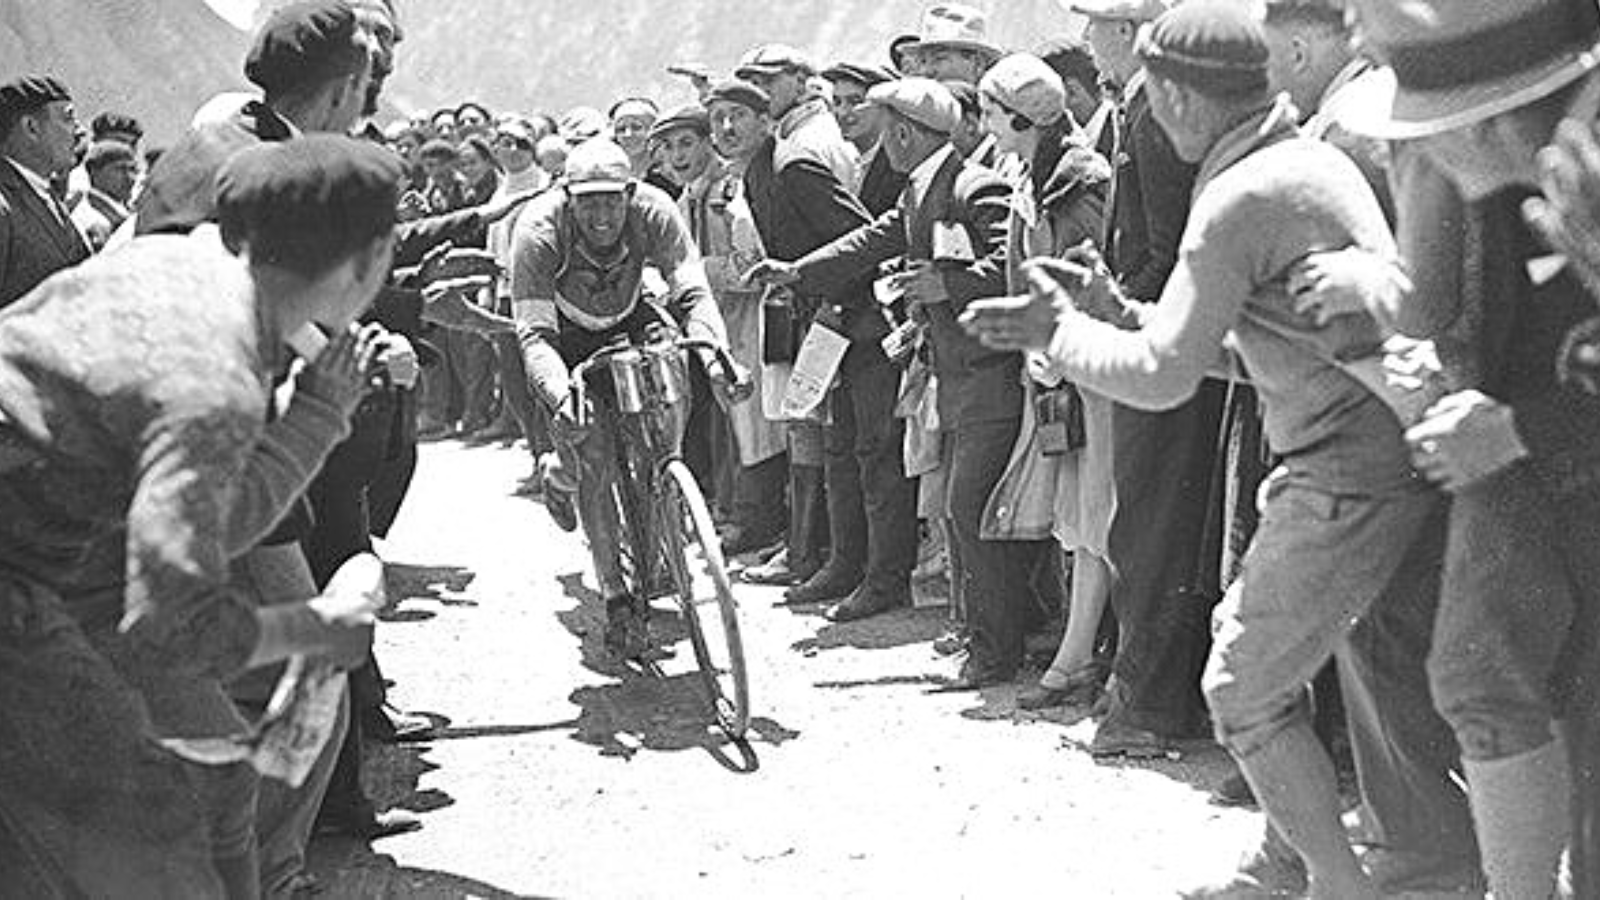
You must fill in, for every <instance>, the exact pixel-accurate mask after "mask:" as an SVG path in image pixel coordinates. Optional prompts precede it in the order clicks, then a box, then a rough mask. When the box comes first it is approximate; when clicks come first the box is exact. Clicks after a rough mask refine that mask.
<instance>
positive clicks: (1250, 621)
mask: <svg viewBox="0 0 1600 900" xmlns="http://www.w3.org/2000/svg"><path fill="white" fill-rule="evenodd" d="M1139 54H1140V58H1141V60H1142V61H1143V63H1144V66H1145V70H1146V72H1147V74H1148V79H1149V80H1148V86H1147V90H1148V92H1149V96H1150V103H1151V109H1152V113H1153V115H1154V117H1155V118H1156V120H1157V121H1158V122H1159V123H1160V125H1161V127H1162V128H1163V129H1164V130H1165V131H1166V132H1167V133H1168V135H1169V136H1170V137H1171V139H1172V142H1173V145H1174V147H1175V148H1176V150H1177V152H1178V153H1179V154H1180V155H1181V156H1182V158H1183V159H1184V160H1186V161H1188V162H1191V163H1198V164H1200V171H1201V172H1202V176H1201V180H1200V182H1199V186H1198V188H1197V192H1196V199H1195V204H1194V214H1193V215H1192V216H1191V218H1190V220H1189V222H1188V225H1187V226H1186V229H1185V233H1184V237H1183V241H1182V244H1181V247H1182V252H1181V253H1180V254H1179V262H1178V266H1177V268H1176V269H1175V270H1174V272H1173V275H1172V278H1171V279H1169V280H1168V282H1167V284H1166V287H1165V288H1164V289H1163V292H1162V294H1161V296H1160V298H1159V299H1158V300H1157V301H1156V302H1155V303H1154V304H1139V303H1134V302H1132V300H1131V298H1129V296H1128V294H1127V293H1126V291H1125V290H1124V289H1123V288H1122V286H1121V285H1120V284H1119V283H1118V282H1116V281H1115V280H1114V279H1113V278H1112V277H1111V276H1110V274H1109V273H1108V272H1106V271H1105V270H1104V268H1103V267H1102V266H1100V265H1099V264H1098V261H1096V260H1094V259H1092V258H1087V259H1084V260H1080V261H1079V262H1081V263H1084V264H1083V265H1079V264H1076V263H1059V264H1052V265H1048V266H1039V267H1036V268H1035V269H1034V272H1033V275H1032V281H1033V284H1032V287H1033V289H1034V291H1035V295H1034V297H1033V299H1032V300H1031V301H1030V302H1024V303H1023V304H1020V305H1017V304H1012V303H1010V302H1009V301H994V302H985V303H981V304H975V305H974V308H973V310H972V311H971V316H970V317H969V322H968V325H969V327H971V328H972V330H973V331H974V333H976V334H978V335H981V336H982V338H983V339H984V341H985V342H986V343H989V344H991V345H993V346H999V347H1020V348H1023V349H1033V350H1044V351H1046V352H1047V353H1048V356H1049V359H1050V360H1051V362H1052V363H1054V364H1056V365H1059V366H1061V367H1062V369H1063V372H1064V374H1065V375H1066V377H1068V378H1069V379H1071V380H1072V381H1073V382H1074V383H1077V384H1080V385H1082V386H1083V387H1085V388H1088V389H1090V390H1093V391H1095V392H1097V393H1101V394H1104V395H1106V396H1108V397H1110V398H1112V399H1114V400H1117V401H1119V402H1123V403H1127V404H1130V405H1134V406H1137V407H1139V408H1145V409H1165V408H1171V407H1173V406H1175V405H1177V404H1181V403H1183V402H1185V401H1186V400H1187V399H1188V398H1189V397H1190V396H1191V395H1192V394H1193V393H1194V392H1195V391H1196V390H1197V389H1198V388H1199V385H1200V384H1201V383H1202V382H1203V380H1204V378H1205V376H1206V372H1207V371H1208V370H1209V369H1210V368H1211V367H1212V365H1213V364H1214V361H1215V360H1216V359H1217V354H1218V352H1219V351H1220V349H1221V347H1222V344H1223V341H1224V340H1225V336H1227V335H1229V334H1232V335H1233V341H1234V343H1235V346H1236V349H1237V351H1238V353H1239V354H1240V356H1241V357H1242V359H1243V362H1244V365H1245V366H1246V367H1247V368H1248V370H1249V372H1250V374H1251V376H1252V379H1253V381H1254V383H1255V385H1256V388H1257V390H1258V391H1259V392H1260V394H1261V397H1262V398H1263V404H1264V406H1265V419H1266V431H1267V434H1268V439H1269V441H1270V443H1271V446H1272V448H1273V450H1274V451H1275V452H1276V453H1278V454H1280V455H1281V458H1282V465H1281V467H1280V468H1279V469H1278V470H1277V471H1275V472H1274V473H1273V475H1272V476H1271V478H1270V479H1269V480H1268V482H1267V485H1266V487H1265V488H1264V490H1263V492H1262V503H1263V515H1262V524H1261V528H1260V530H1259V531H1258V532H1257V533H1256V536H1255V539H1254V541H1253V543H1252V544H1251V546H1250V549H1249V552H1248V554H1247V556H1246V558H1245V561H1244V564H1243V568H1242V573H1241V575H1240V576H1239V579H1238V580H1237V581H1235V582H1234V584H1233V585H1232V587H1231V588H1230V589H1229V592H1228V595H1227V598H1226V599H1225V600H1224V601H1223V602H1222V604H1221V605H1220V606H1219V607H1218V608H1217V611H1216V616H1215V626H1214V627H1215V633H1216V636H1217V637H1216V643H1215V645H1214V646H1213V648H1212V651H1211V655H1210V659H1209V661H1208V664H1207V666H1206V672H1205V677H1204V682H1203V683H1204V687H1205V692H1206V699H1207V701H1208V702H1209V705H1210V709H1211V716H1212V722H1213V725H1214V728H1215V731H1216V736H1217V740H1218V741H1219V742H1220V743H1222V744H1223V746H1224V747H1226V748H1227V749H1228V751H1229V752H1230V753H1231V754H1232V755H1233V756H1234V758H1235V759H1236V760H1237V762H1238V764H1239V766H1240V768H1241V769H1242V770H1243V771H1244V773H1245V776H1246V777H1247V779H1248V780H1249V782H1250V784H1251V786H1252V787H1253V788H1254V790H1255V793H1256V796H1257V798H1258V800H1259V801H1260V803H1261V806H1262V809H1263V810H1264V811H1265V812H1266V813H1267V816H1268V819H1269V821H1270V823H1271V824H1272V825H1273V826H1274V827H1276V828H1277V829H1278V830H1279V831H1280V832H1281V834H1282V835H1283V837H1284V838H1286V839H1287V840H1288V841H1289V843H1290V844H1292V845H1293V846H1294V848H1295V849H1296V850H1297V851H1298V852H1299V854H1300V856H1301V857H1303V858H1304V860H1305V863H1306V868H1307V870H1308V872H1309V893H1310V896H1313V897H1328V898H1375V897H1377V896H1379V889H1378V887H1377V886H1376V885H1375V884H1374V883H1373V881H1372V880H1371V879H1370V878H1369V876H1368V875H1367V874H1366V873H1365V872H1363V870H1362V867H1361V865H1360V863H1359V862H1358V861H1357V859H1356V856H1355V854H1354V853H1353V852H1352V850H1351V848H1350V845H1349V842H1348V838H1347V837H1346V835H1345V832H1344V828H1343V826H1342V824H1341V822H1340V819H1339V812H1340V804H1339V799H1338V795H1337V790H1336V785H1335V781H1334V777H1333V770H1332V766H1331V765H1330V762H1329V760H1328V757H1327V753H1326V751H1325V750H1324V749H1323V747H1322V745H1321V744H1320V743H1319V742H1318V740H1317V739H1316V737H1315V736H1314V734H1313V732H1312V729H1311V726H1310V721H1309V716H1308V714H1307V703H1306V687H1307V685H1308V684H1309V683H1310V681H1311V680H1312V678H1313V677H1314V676H1315V675H1316V673H1317V672H1318V671H1319V670H1321V669H1322V668H1323V666H1324V665H1326V663H1327V661H1328V660H1329V658H1330V657H1332V656H1334V655H1335V654H1337V655H1339V656H1340V658H1341V659H1344V658H1346V657H1350V658H1352V659H1359V658H1360V654H1361V652H1362V651H1361V648H1360V647H1359V644H1360V643H1361V642H1360V641H1357V640H1354V639H1352V638H1351V634H1352V629H1353V627H1354V624H1355V623H1356V622H1357V621H1358V620H1361V619H1363V618H1365V617H1366V616H1368V615H1369V614H1381V613H1383V612H1386V611H1387V610H1388V609H1390V608H1393V607H1395V606H1398V605H1404V604H1416V603H1421V602H1424V600H1423V597H1422V595H1425V594H1427V593H1429V592H1432V591H1436V590H1437V585H1436V583H1435V582H1434V581H1433V574H1432V573H1433V572H1434V568H1433V563H1434V561H1435V560H1436V559H1437V557H1438V554H1439V552H1440V546H1441V542H1442V537H1443V533H1442V530H1441V529H1442V524H1443V521H1444V518H1443V517H1444V514H1445V504H1444V500H1443V497H1442V495H1440V494H1439V493H1438V492H1436V491H1434V490H1433V489H1432V488H1431V486H1429V485H1427V484H1426V483H1425V482H1423V481H1422V480H1421V479H1419V478H1418V477H1417V476H1416V474H1415V473H1414V472H1413V471H1412V467H1411V459H1410V454H1409V453H1408V451H1407V449H1406V446H1405V442H1404V440H1403V437H1402V432H1403V425H1402V422H1403V421H1410V420H1411V419H1413V418H1414V417H1415V416H1416V415H1417V414H1418V412H1419V411H1420V410H1421V409H1423V408H1425V407H1426V405H1427V404H1428V402H1429V401H1430V397H1429V396H1428V395H1427V394H1424V393H1418V394H1412V393H1409V392H1406V391H1403V390H1397V389H1396V388H1395V386H1394V385H1393V383H1392V382H1390V381H1389V380H1388V379H1386V378H1385V377H1384V375H1383V374H1382V364H1381V353H1382V350H1383V346H1384V343H1383V337H1384V332H1383V330H1382V329H1381V328H1380V326H1379V324H1378V322H1377V321H1376V319H1375V318H1373V317H1372V316H1371V315H1370V314H1368V313H1366V312H1365V311H1364V310H1363V311H1361V312H1358V313H1353V314H1351V315H1348V316H1343V317H1340V318H1338V319H1336V320H1334V321H1332V322H1323V321H1321V320H1319V319H1318V318H1317V317H1316V316H1314V315H1312V314H1309V313H1307V312H1304V311H1302V310H1301V309H1300V308H1299V307H1298V306H1297V304H1296V301H1295V298H1294V297H1293V296H1292V295H1291V294H1290V293H1289V290H1288V285H1287V279H1286V277H1285V275H1284V274H1283V273H1285V272H1286V271H1287V270H1288V269H1289V267H1290V266H1291V265H1293V264H1294V263H1296V262H1297V261H1299V260H1302V259H1304V258H1305V257H1306V255H1307V254H1308V253H1310V252H1312V251H1315V250H1317V249H1320V248H1323V247H1345V246H1357V247H1363V248H1367V249H1368V250H1370V251H1372V252H1375V253H1379V254H1383V253H1391V254H1392V253H1393V240H1392V237H1391V236H1390V233H1389V229H1388V226H1387V223H1386V222H1385V220H1384V218H1383V214H1382V210H1381V209H1380V207H1379V205H1378V203H1377V200H1376V198H1375V197H1374V196H1373V193H1372V190H1371V188H1370V187H1368V186H1367V184H1366V181H1365V179H1364V178H1363V177H1362V176H1361V173H1360V171H1359V170H1358V169H1357V168H1356V166H1355V165H1354V164H1353V163H1352V162H1351V161H1350V160H1349V158H1348V157H1346V156H1345V155H1344V154H1342V153H1340V152H1339V151H1338V150H1336V149H1334V148H1333V147H1331V146H1329V145H1328V144H1326V143H1324V142H1321V141H1316V140H1312V139H1308V138H1305V137H1302V136H1300V135H1299V134H1298V132H1297V130H1296V127H1295V121H1294V120H1295V116H1296V113H1295V111H1294V109H1293V107H1292V105H1290V104H1289V103H1287V102H1286V101H1281V100H1275V99H1274V95H1273V93H1272V92H1271V89H1270V87H1269V83H1268V79H1267V62H1268V56H1269V52H1268V49H1267V45H1266V38H1265V35H1264V33H1263V31H1262V27H1261V25H1260V23H1259V22H1258V21H1257V20H1256V18H1255V17H1254V15H1253V14H1252V13H1251V11H1250V10H1249V9H1248V8H1243V7H1241V6H1240V5H1238V4H1235V3H1232V2H1230V0H1189V2H1186V3H1184V4H1182V5H1179V6H1177V7H1175V8H1174V9H1173V10H1172V11H1171V12H1169V13H1167V14H1164V15H1163V16H1162V17H1161V18H1159V19H1158V20H1157V21H1156V22H1155V24H1154V25H1153V26H1152V28H1151V29H1150V30H1149V31H1148V32H1147V33H1146V34H1145V36H1144V37H1141V39H1140V43H1139ZM1024 308H1026V309H1030V310H1031V311H1032V312H1034V313H1042V314H1043V315H1042V316H1041V317H1040V318H1039V319H1037V320H1035V321H1034V322H1033V323H1032V324H1029V325H1023V324H1022V322H1021V320H1020V319H1018V318H1012V316H1014V315H1015V314H1016V313H1017V312H1019V311H1020V310H1021V309H1024ZM1035 326H1037V327H1035ZM1378 637H1381V638H1384V639H1393V638H1395V637H1396V635H1389V634H1385V635H1380V636H1378ZM1342 674H1345V675H1347V676H1348V677H1352V678H1358V679H1371V678H1373V677H1374V676H1373V674H1372V670H1371V667H1370V666H1364V665H1355V666H1351V667H1350V669H1349V671H1348V672H1343V673H1342ZM1384 677H1392V675H1391V674H1390V673H1385V675H1384ZM1374 686H1375V684H1373V683H1368V684H1367V685H1366V689H1367V690H1368V691H1371V690H1372V689H1373V687H1374ZM1387 712H1392V710H1388V711H1387ZM1379 724H1380V726H1382V725H1384V724H1387V723H1379ZM1374 761H1375V762H1378V763H1379V764H1380V765H1381V764H1382V762H1383V761H1382V760H1381V759H1375V760H1374ZM1367 774H1368V773H1367V772H1366V770H1363V772H1362V775H1363V779H1364V781H1365V778H1366V776H1367ZM1364 787H1365V784H1364ZM1458 886H1460V887H1467V888H1469V889H1470V887H1471V885H1470V884H1468V885H1452V887H1458ZM1286 887H1287V886H1285V885H1261V884H1237V883H1236V884H1232V885H1228V886H1226V887H1222V888H1219V889H1216V890H1204V891H1201V892H1198V893H1196V894H1192V895H1188V896H1217V897H1223V896H1228V897H1233V896H1271V895H1272V893H1273V892H1274V891H1281V890H1283V889H1285V888H1286Z"/></svg>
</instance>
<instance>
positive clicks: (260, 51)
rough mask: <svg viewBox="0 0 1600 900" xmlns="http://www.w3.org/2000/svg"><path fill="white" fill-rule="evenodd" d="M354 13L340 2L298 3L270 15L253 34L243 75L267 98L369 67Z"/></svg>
mask: <svg viewBox="0 0 1600 900" xmlns="http://www.w3.org/2000/svg"><path fill="white" fill-rule="evenodd" d="M370 64H371V62H370V53H369V51H368V49H367V46H366V44H365V43H363V38H362V31H361V27H360V24H359V21H358V20H357V18H356V13H355V10H354V9H352V8H351V6H350V4H349V3H348V2H346V0H299V2H296V3H291V4H290V5H288V6H285V7H282V8H281V9H278V10H276V11H275V12H273V14H272V15H271V17H269V18H268V19H267V21H266V22H265V23H264V24H263V25H262V26H261V30H260V31H259V32H257V33H256V37H255V41H254V42H253V43H252V44H251V46H250V52H249V54H248V55H247V56H246V57H245V61H244V74H245V77H246V78H248V79H250V81H251V83H253V84H255V85H257V86H259V87H260V88H261V89H262V90H263V91H266V92H267V93H268V94H275V93H281V92H283V91H292V90H296V89H300V88H304V87H307V86H310V85H316V84H320V83H323V82H327V81H332V80H334V79H336V78H343V77H345V76H348V75H352V74H355V73H356V72H359V71H361V70H362V69H364V68H366V67H367V66H368V65H370Z"/></svg>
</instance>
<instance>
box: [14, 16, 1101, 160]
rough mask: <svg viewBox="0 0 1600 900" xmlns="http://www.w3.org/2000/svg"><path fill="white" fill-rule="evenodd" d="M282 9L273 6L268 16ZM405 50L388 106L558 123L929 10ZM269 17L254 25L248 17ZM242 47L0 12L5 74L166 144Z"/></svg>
mask: <svg viewBox="0 0 1600 900" xmlns="http://www.w3.org/2000/svg"><path fill="white" fill-rule="evenodd" d="M281 2H282V0H267V3H266V4H265V6H266V7H267V8H270V7H271V6H275V5H280V4H281ZM399 2H400V10H401V17H402V22H403V26H404V29H405V32H406V40H405V42H404V43H403V44H402V45H401V50H400V60H399V74H398V75H397V77H396V78H395V80H394V82H393V83H392V85H391V89H390V92H389V101H390V103H391V104H393V107H394V110H393V111H394V112H395V114H399V113H400V112H416V111H427V110H430V109H433V108H436V107H439V106H443V105H446V104H449V105H454V104H455V103H457V102H459V101H461V100H465V99H468V98H472V99H477V100H479V101H481V102H483V103H485V104H487V105H488V106H490V108H492V109H495V110H504V109H514V110H520V111H525V112H531V111H534V110H551V111H556V112H558V113H559V111H561V110H565V109H567V108H569V107H572V106H574V105H577V104H588V105H592V106H599V107H601V108H604V107H606V106H608V105H609V104H610V102H611V101H612V100H613V99H615V98H616V97H618V96H623V95H628V94H644V95H648V96H652V97H655V98H656V99H657V100H659V101H661V102H662V103H663V104H675V103H680V102H685V101H687V100H688V99H690V94H689V90H688V87H687V85H686V83H685V82H683V81H682V80H680V79H677V78H675V77H674V76H671V75H668V74H666V72H665V71H664V70H665V67H666V65H667V64H668V63H671V62H674V61H684V60H690V61H698V62H703V63H705V64H707V65H709V66H711V67H712V68H713V69H715V70H717V71H719V72H726V71H728V70H730V69H731V68H732V67H733V64H734V63H735V62H736V61H737V60H738V58H739V55H740V54H741V53H742V52H743V51H744V50H746V49H748V48H749V47H751V46H753V45H755V44H758V43H766V42H776V41H781V42H784V43H788V44H793V45H795V46H798V47H800V48H801V49H803V50H806V51H807V52H811V53H815V54H818V56H819V58H820V59H819V61H821V62H824V63H827V62H834V61H837V60H840V59H848V60H852V61H861V62H872V63H885V62H887V55H888V54H887V51H888V42H889V39H890V38H891V37H892V36H894V35H896V34H900V33H902V32H907V31H914V30H915V26H916V22H917V19H918V17H919V16H920V15H921V12H922V10H923V8H924V7H925V6H926V5H928V4H927V2H926V0H803V2H790V3H781V2H778V3H773V2H752V0H680V2H677V3H670V4H669V3H662V2H660V0H580V2H571V0H399ZM975 5H977V6H980V7H982V8H986V9H987V10H988V11H989V19H990V26H989V29H990V34H991V35H992V36H993V37H994V39H995V40H996V42H997V43H999V44H1000V45H1001V46H1005V47H1016V48H1031V47H1033V46H1035V45H1037V44H1038V43H1040V42H1041V41H1043V40H1044V39H1046V38H1048V37H1050V36H1052V35H1060V34H1063V33H1067V32H1069V31H1071V30H1073V22H1072V21H1071V17H1069V16H1068V14H1067V13H1065V12H1062V10H1061V7H1060V6H1059V5H1058V4H1057V2H1056V0H987V2H982V0H980V2H978V3H976V4H975ZM263 14H264V11H262V12H258V13H257V19H258V20H259V18H260V16H261V15H263ZM247 43H248V35H247V34H245V33H243V32H241V31H239V30H238V29H236V28H234V27H232V26H231V25H229V24H228V23H227V22H226V21H224V20H223V19H222V18H221V17H220V16H218V15H217V14H216V13H215V12H213V11H212V10H211V8H210V7H209V6H207V5H206V2H205V0H0V76H3V77H10V76H11V75H14V74H17V73H19V72H38V71H48V72H54V73H57V74H59V75H61V76H62V77H64V78H65V79H66V81H67V83H68V85H69V86H70V87H71V88H72V90H73V92H74V95H75V96H76V97H77V98H78V105H79V107H80V113H81V115H82V118H84V119H85V120H86V121H87V120H88V119H89V118H90V117H92V116H93V115H94V114H95V113H97V112H100V111H101V110H104V109H108V108H117V109H123V110H126V111H128V112H131V113H133V114H135V115H137V116H138V117H139V118H140V119H141V120H143V121H144V122H145V123H146V126H147V130H148V131H150V133H151V135H152V137H153V139H154V141H155V142H156V143H164V142H170V141H171V139H172V138H173V137H174V136H175V135H176V134H177V133H178V132H179V131H180V129H181V128H182V127H183V125H184V124H185V123H187V121H188V119H189V115H190V113H191V112H192V111H193V110H194V109H195V108H196V107H197V106H199V104H200V103H202V102H204V101H205V100H206V99H207V98H209V97H211V96H212V95H214V94H216V93H218V92H220V91H224V90H236V89H239V88H240V87H241V86H243V85H244V76H243V74H242V72H241V69H242V61H243V58H244V53H245V49H246V46H247Z"/></svg>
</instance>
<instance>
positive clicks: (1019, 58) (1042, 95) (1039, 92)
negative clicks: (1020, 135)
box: [978, 53, 1067, 125]
mask: <svg viewBox="0 0 1600 900" xmlns="http://www.w3.org/2000/svg"><path fill="white" fill-rule="evenodd" d="M978 90H979V91H980V92H982V93H983V94H984V95H986V96H988V97H989V99H991V100H993V101H994V102H996V103H998V104H999V105H1000V106H1002V107H1004V108H1006V109H1008V110H1010V111H1011V112H1012V113H1014V114H1016V115H1020V116H1023V117H1025V118H1027V119H1028V120H1030V121H1032V122H1033V123H1034V124H1035V125H1050V124H1053V123H1055V122H1056V121H1058V120H1059V119H1060V118H1061V116H1062V115H1063V114H1064V113H1065V112H1066V108H1067V90H1066V88H1065V87H1064V86H1063V85H1062V83H1061V76H1060V75H1057V74H1056V72H1055V70H1054V69H1052V68H1050V66H1049V64H1047V63H1046V62H1045V61H1044V60H1042V59H1040V58H1039V57H1037V56H1034V55H1033V54H1032V53H1013V54H1011V55H1010V56H1006V57H1003V58H1001V60H1000V61H999V62H997V63H995V64H994V65H993V66H992V67H990V69H989V71H988V72H987V73H985V74H984V76H983V79H982V80H981V81H979V82H978Z"/></svg>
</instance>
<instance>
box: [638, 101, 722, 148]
mask: <svg viewBox="0 0 1600 900" xmlns="http://www.w3.org/2000/svg"><path fill="white" fill-rule="evenodd" d="M684 128H686V129H688V130H690V131H693V132H694V133H695V134H698V135H700V136H701V137H706V136H708V135H710V134H711V116H710V115H709V114H707V113H706V108H705V107H704V106H701V105H700V104H698V103H689V104H686V105H684V106H680V107H678V108H676V109H673V110H669V111H668V112H667V114H666V115H664V116H662V117H661V118H659V119H657V120H656V124H655V125H653V126H651V128H650V139H651V140H653V141H654V140H659V139H661V138H664V137H666V136H667V135H668V134H671V133H672V132H674V131H677V130H679V129H684Z"/></svg>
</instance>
